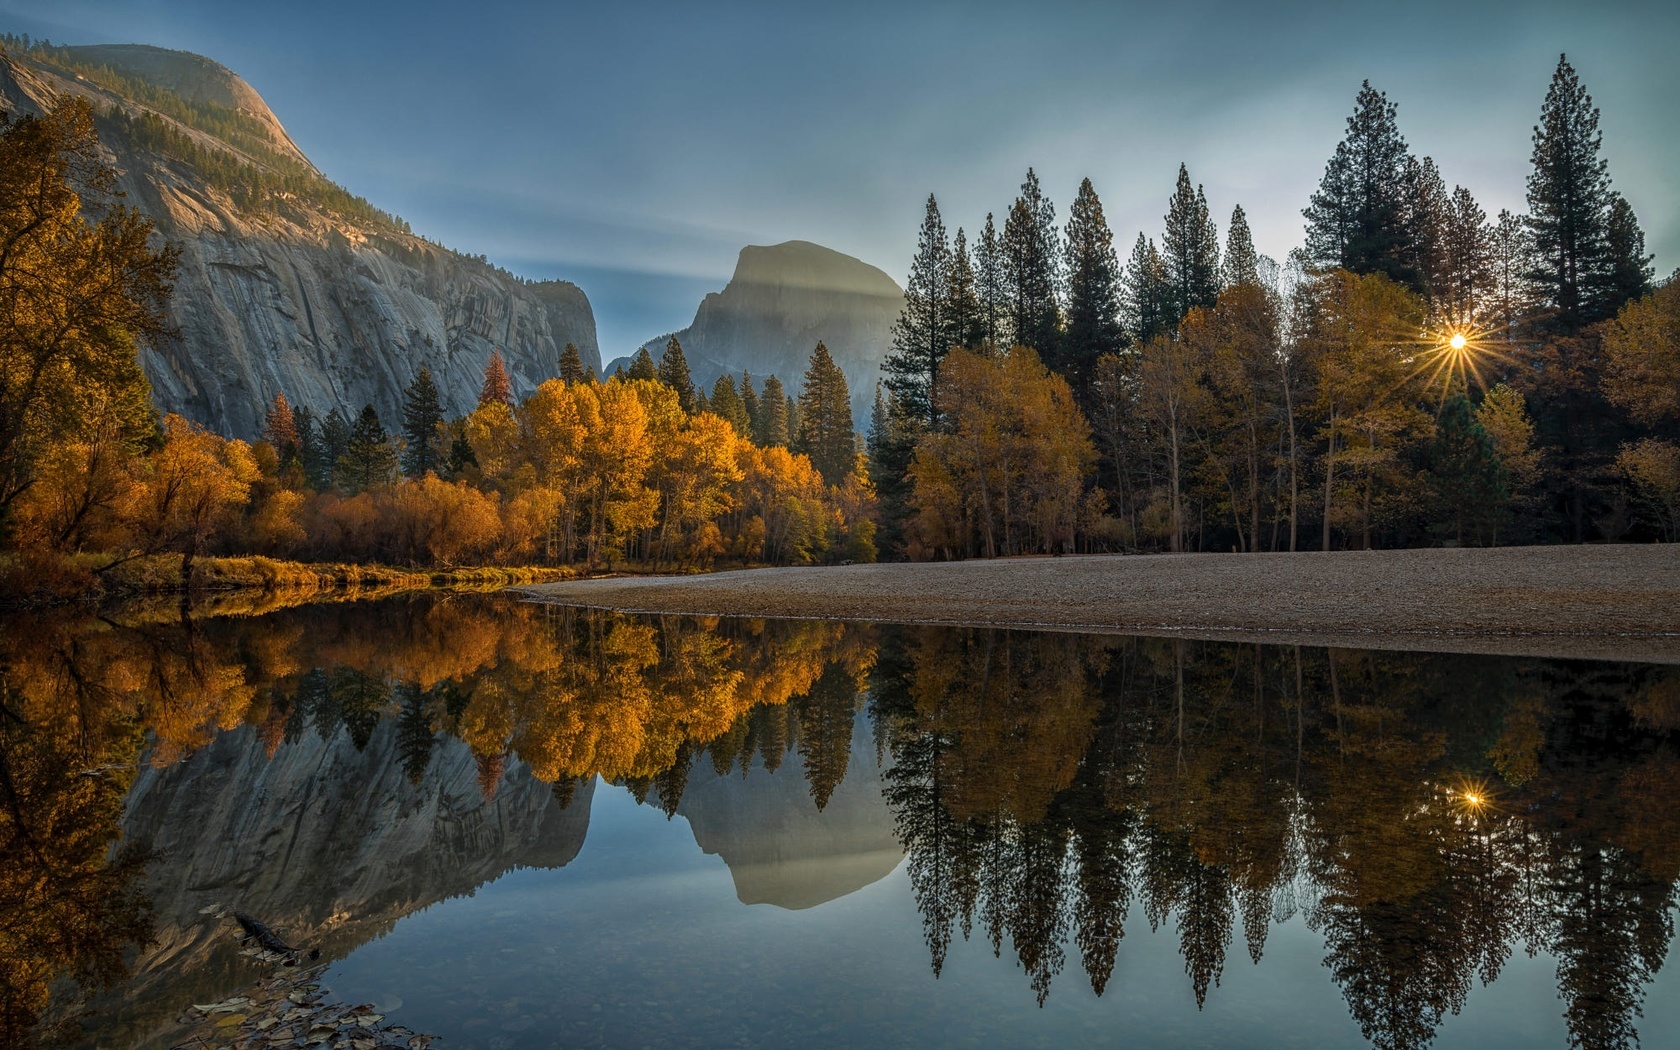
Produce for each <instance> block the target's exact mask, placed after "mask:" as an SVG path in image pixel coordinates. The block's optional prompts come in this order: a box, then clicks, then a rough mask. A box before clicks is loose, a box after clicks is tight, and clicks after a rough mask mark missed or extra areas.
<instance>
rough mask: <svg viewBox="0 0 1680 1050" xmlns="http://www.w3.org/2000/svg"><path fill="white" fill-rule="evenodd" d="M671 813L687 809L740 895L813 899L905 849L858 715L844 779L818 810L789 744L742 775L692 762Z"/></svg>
mask: <svg viewBox="0 0 1680 1050" xmlns="http://www.w3.org/2000/svg"><path fill="white" fill-rule="evenodd" d="M677 812H678V813H680V814H682V815H683V816H684V817H687V818H688V822H689V825H690V826H691V827H693V829H694V841H695V842H696V843H697V844H698V845H699V846H700V848H701V849H702V850H704V851H705V852H707V853H711V854H715V855H717V856H720V857H722V858H723V861H724V863H725V864H728V865H729V872H730V874H731V875H733V876H734V878H735V895H736V896H737V897H739V898H740V899H741V903H743V904H774V905H776V906H777V907H781V908H790V909H799V908H811V907H815V906H816V905H818V904H822V903H825V902H827V901H831V900H835V899H836V898H839V897H844V896H845V895H846V894H848V893H853V892H855V891H857V890H860V889H862V888H863V887H865V886H867V885H869V884H870V883H872V882H875V881H877V880H879V879H881V878H884V877H885V876H886V875H887V874H888V873H889V872H891V871H892V870H893V869H894V868H895V867H897V866H898V862H899V861H900V860H902V859H903V857H904V851H903V849H902V848H901V847H900V846H899V844H898V838H897V836H895V835H894V834H893V821H892V813H891V812H890V811H888V809H887V805H886V802H885V800H884V799H883V798H882V795H881V767H880V764H879V763H877V762H876V761H875V744H874V742H873V740H872V739H871V737H870V733H869V726H868V722H867V720H866V719H865V718H863V717H861V716H860V717H859V718H857V719H856V720H855V721H854V723H853V728H852V747H851V759H850V763H849V768H848V770H847V772H846V778H845V779H844V780H843V781H841V782H840V784H839V786H838V787H836V788H835V789H834V793H833V794H832V795H831V796H830V797H829V799H828V804H827V805H826V806H825V807H824V808H823V809H822V810H820V811H819V810H818V809H817V806H816V803H815V802H813V801H812V800H811V791H810V786H809V785H808V784H807V782H806V778H805V771H804V761H803V759H802V758H801V757H800V755H799V754H798V753H797V752H795V753H793V754H790V755H788V756H787V758H786V760H785V761H784V762H783V763H782V765H781V767H780V768H779V769H777V770H776V771H775V773H774V774H772V773H770V772H768V771H767V770H766V769H765V768H764V764H763V762H762V760H759V761H755V762H754V763H753V767H752V769H751V770H750V771H749V772H748V774H747V775H746V776H745V777H743V776H741V775H740V774H739V773H735V774H730V775H723V776H719V775H717V774H715V773H713V772H711V771H710V770H704V767H699V768H696V769H695V770H694V772H692V773H690V774H689V778H688V783H687V786H686V787H685V788H684V790H683V796H682V801H681V802H680V803H678V805H677Z"/></svg>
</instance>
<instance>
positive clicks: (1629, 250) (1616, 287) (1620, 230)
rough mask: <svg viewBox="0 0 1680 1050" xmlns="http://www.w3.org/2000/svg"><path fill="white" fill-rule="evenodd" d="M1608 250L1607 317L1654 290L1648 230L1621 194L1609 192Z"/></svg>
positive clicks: (1605, 306) (1605, 295)
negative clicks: (1652, 286) (1647, 240)
mask: <svg viewBox="0 0 1680 1050" xmlns="http://www.w3.org/2000/svg"><path fill="white" fill-rule="evenodd" d="M1605 248H1606V253H1607V255H1608V256H1609V258H1608V260H1607V263H1608V265H1607V267H1606V270H1607V272H1606V274H1605V289H1604V312H1605V315H1606V316H1609V315H1611V314H1614V313H1615V312H1616V311H1618V310H1620V309H1621V308H1622V304H1624V303H1626V302H1627V301H1628V300H1630V299H1638V298H1639V297H1641V296H1643V295H1646V294H1647V293H1649V292H1650V291H1651V278H1652V277H1653V276H1654V273H1653V271H1652V269H1651V260H1652V258H1653V256H1650V255H1646V254H1645V231H1644V230H1641V229H1640V228H1639V220H1638V219H1637V218H1636V217H1635V216H1634V214H1633V206H1632V205H1630V204H1629V203H1628V202H1627V199H1626V198H1624V197H1623V196H1622V195H1621V194H1620V193H1617V192H1615V191H1614V190H1612V191H1611V193H1610V210H1609V215H1608V219H1607V221H1606V230H1605Z"/></svg>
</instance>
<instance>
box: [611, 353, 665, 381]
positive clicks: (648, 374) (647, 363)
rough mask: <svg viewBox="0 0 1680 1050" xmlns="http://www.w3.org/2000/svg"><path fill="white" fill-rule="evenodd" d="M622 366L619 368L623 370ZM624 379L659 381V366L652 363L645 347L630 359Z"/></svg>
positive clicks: (650, 355) (651, 357) (651, 358)
mask: <svg viewBox="0 0 1680 1050" xmlns="http://www.w3.org/2000/svg"><path fill="white" fill-rule="evenodd" d="M623 367H624V366H623V365H620V366H619V368H620V369H623ZM625 378H626V379H632V380H635V379H647V380H651V381H652V382H656V383H657V382H658V381H659V366H658V365H655V364H654V363H653V355H652V354H650V353H648V348H647V347H645V346H644V347H642V348H641V349H639V350H637V351H636V356H635V357H633V358H631V359H630V371H629V372H628V373H626V374H625Z"/></svg>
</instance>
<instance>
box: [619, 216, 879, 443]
mask: <svg viewBox="0 0 1680 1050" xmlns="http://www.w3.org/2000/svg"><path fill="white" fill-rule="evenodd" d="M903 308H904V290H903V289H901V288H900V287H899V286H898V284H897V282H895V281H894V280H893V279H892V278H891V277H888V276H887V275H886V274H885V273H883V272H881V271H880V270H878V269H876V268H875V267H873V266H871V265H869V264H868V263H866V262H863V261H861V260H859V259H854V258H852V257H851V256H849V255H842V254H841V253H839V252H837V251H834V250H832V249H829V248H824V247H823V246H822V245H820V244H811V243H810V242H808V241H787V242H785V243H783V244H774V245H770V246H768V247H764V246H759V245H749V246H748V247H746V248H742V249H741V255H740V258H739V259H738V260H737V261H736V263H735V274H734V276H733V277H731V278H730V279H729V283H728V284H727V285H726V286H724V289H723V291H721V292H714V293H712V294H710V295H708V296H706V298H705V299H704V300H702V301H701V303H700V308H699V309H698V310H697V311H695V314H694V323H693V324H691V325H689V326H688V327H687V328H685V329H683V330H682V331H680V332H678V333H676V336H677V340H678V341H679V342H680V343H682V348H683V356H684V357H686V358H687V359H688V363H689V368H690V370H691V371H692V372H693V374H694V379H695V382H697V383H700V384H702V385H703V386H704V388H705V389H706V390H708V391H709V390H710V389H711V385H712V383H713V382H714V381H715V380H716V379H717V377H718V376H720V375H722V374H723V373H725V372H732V373H734V374H735V375H736V376H739V375H740V374H741V373H742V372H751V373H752V374H753V376H754V382H755V385H762V384H761V383H760V382H759V381H760V380H762V379H763V378H764V377H765V376H767V375H775V376H777V377H778V378H779V379H781V381H782V384H783V385H784V386H785V387H786V388H787V389H788V392H789V393H792V394H794V395H797V394H798V392H799V386H800V384H801V383H802V382H803V380H804V376H805V368H806V365H807V364H808V363H809V362H810V358H811V351H812V350H813V349H815V348H816V345H817V343H818V341H819V340H820V341H821V342H823V343H825V344H827V346H828V349H829V353H831V354H833V355H834V361H835V363H836V364H838V365H839V366H840V369H841V371H843V372H845V373H846V383H847V385H848V386H849V387H850V388H851V393H852V415H853V421H854V423H855V424H856V425H857V427H858V429H860V430H861V429H864V428H865V427H867V426H868V422H869V409H870V406H871V405H872V404H873V402H874V398H875V380H876V379H878V378H880V375H881V360H882V358H884V357H886V354H887V351H888V349H890V348H891V346H892V326H893V322H895V321H897V320H898V315H899V312H900V311H902V310H903ZM669 338H670V337H669V336H660V337H659V338H658V339H654V340H652V341H650V342H648V343H647V344H646V346H647V349H648V352H649V353H651V354H652V355H653V357H654V360H656V361H657V360H659V358H660V356H661V355H662V354H663V353H664V351H665V343H666V341H667V340H668V339H669ZM621 360H622V362H623V364H624V366H625V367H626V368H628V367H629V360H628V359H621ZM618 363H619V362H616V361H615V362H613V363H611V364H609V365H608V367H607V370H608V371H609V372H610V371H612V369H613V367H615V366H616V365H617V364H618Z"/></svg>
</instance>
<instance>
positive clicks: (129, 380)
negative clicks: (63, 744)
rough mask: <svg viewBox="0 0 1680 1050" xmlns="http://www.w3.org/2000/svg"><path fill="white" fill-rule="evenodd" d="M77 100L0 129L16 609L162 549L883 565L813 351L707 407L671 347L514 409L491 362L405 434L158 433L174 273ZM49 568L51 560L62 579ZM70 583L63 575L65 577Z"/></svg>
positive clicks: (598, 562) (185, 425)
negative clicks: (473, 387)
mask: <svg viewBox="0 0 1680 1050" xmlns="http://www.w3.org/2000/svg"><path fill="white" fill-rule="evenodd" d="M99 149H100V147H99V141H98V138H97V135H96V129H95V124H94V120H93V115H92V113H91V110H90V108H89V107H88V105H87V104H86V103H85V102H83V101H80V100H69V101H67V102H65V103H64V104H62V105H61V106H60V107H59V108H58V109H56V110H55V111H54V112H52V113H50V114H48V115H46V116H43V117H39V118H36V117H22V118H19V119H17V120H14V121H12V122H10V123H9V124H7V125H6V126H5V127H4V128H3V129H0V551H4V552H10V553H11V555H12V557H11V558H10V560H9V561H8V563H7V565H8V583H7V588H8V589H10V590H28V589H31V588H35V589H40V588H43V587H49V586H50V585H51V584H53V582H54V579H55V574H56V575H57V576H62V577H64V580H60V581H59V582H64V581H65V580H67V581H68V585H69V586H72V587H73V586H74V585H75V583H76V580H77V579H79V578H81V577H78V575H77V574H78V573H80V574H84V575H85V574H86V573H93V574H96V575H97V574H100V573H106V572H109V571H111V570H112V569H114V568H115V567H117V566H119V565H123V564H125V563H126V562H128V561H130V560H133V559H137V558H141V557H145V556H149V555H157V554H162V553H173V554H178V555H180V557H181V573H182V582H183V583H187V582H189V581H190V578H191V572H192V562H193V559H194V558H196V557H198V556H199V555H202V554H211V553H216V554H254V555H271V556H279V557H289V558H307V559H311V560H323V559H325V560H343V561H362V562H366V561H378V562H385V563H393V564H400V565H414V566H451V565H460V564H521V565H524V564H534V563H539V562H540V563H544V564H551V565H577V566H585V567H589V568H595V567H604V568H611V567H613V566H614V565H622V564H623V563H625V562H627V561H630V562H638V563H644V564H648V565H652V566H654V567H659V568H682V567H696V566H710V565H711V564H713V563H714V562H715V561H716V560H718V559H723V558H729V559H735V560H736V561H738V562H739V563H740V564H762V563H770V564H789V563H805V562H814V561H841V560H854V561H861V560H871V559H873V557H874V552H875V545H874V528H875V525H874V502H875V501H874V495H873V490H872V488H871V486H870V482H869V478H868V472H867V468H866V465H865V458H864V457H863V456H862V454H861V453H860V451H859V450H858V448H857V445H856V435H855V432H854V428H853V424H852V418H851V407H850V401H849V394H848V392H847V388H846V381H845V377H844V376H843V375H842V374H841V372H840V370H839V368H838V367H837V366H836V365H835V364H834V361H833V358H832V357H831V356H830V355H829V352H828V350H827V348H826V347H825V346H823V345H822V344H821V343H818V344H817V345H816V347H815V348H814V350H813V352H812V355H811V360H810V368H809V369H808V370H807V372H806V374H805V376H804V379H803V383H802V385H801V386H800V388H799V389H798V390H797V391H796V392H794V393H791V394H790V393H789V392H787V391H786V390H784V389H783V387H782V385H781V383H780V381H779V380H778V379H777V378H776V377H774V376H772V377H769V378H767V379H766V380H765V381H764V385H763V391H762V395H761V393H760V391H759V390H757V389H755V388H754V386H753V383H752V380H751V378H750V377H742V378H743V382H742V384H741V385H740V386H739V387H737V386H736V383H735V379H734V377H732V376H726V377H723V378H722V379H720V380H719V381H718V383H717V384H716V385H715V386H714V387H713V389H712V391H711V394H710V396H709V397H707V396H705V395H704V394H703V393H702V392H701V391H698V390H696V389H694V386H693V384H692V382H691V381H690V378H689V373H688V369H687V366H686V363H685V362H684V359H683V355H682V348H681V346H680V345H679V344H678V343H677V342H676V340H675V339H673V340H672V341H671V343H670V345H669V346H668V347H667V348H666V351H665V353H664V355H663V358H662V361H661V362H660V364H659V365H658V366H655V365H654V363H653V361H652V359H651V357H650V356H649V355H648V354H647V353H646V352H645V351H644V352H643V353H642V354H641V355H639V356H638V358H637V359H636V361H635V362H634V364H633V365H632V367H631V368H630V370H629V371H628V372H627V373H624V374H621V375H615V376H613V377H611V378H609V379H607V380H606V381H605V382H603V381H601V380H600V379H598V378H597V377H595V376H593V375H591V374H589V373H587V372H586V370H585V369H584V368H583V365H582V362H581V358H580V356H579V354H578V351H577V348H576V347H575V346H571V345H568V346H567V347H566V349H565V352H564V353H563V354H562V356H561V359H560V360H559V361H557V362H556V363H555V365H556V371H557V372H558V373H559V378H556V379H553V380H550V381H548V382H546V383H543V384H542V385H541V386H540V387H538V389H537V390H536V391H534V392H533V393H532V394H531V395H530V396H529V397H527V398H525V399H524V400H523V401H520V402H518V403H516V402H515V399H514V397H513V385H512V382H511V379H510V377H509V375H508V373H507V369H506V366H505V364H504V362H503V361H502V359H501V356H500V355H499V354H494V355H492V357H491V359H490V361H489V362H488V363H487V365H486V368H485V375H484V383H483V388H482V390H481V391H480V395H479V398H478V404H477V407H476V408H475V409H474V411H472V412H471V413H469V414H468V415H467V416H465V417H463V418H460V419H446V418H445V416H444V413H443V410H442V407H441V401H442V399H441V394H440V391H439V390H438V389H437V386H436V385H435V383H434V382H433V380H432V377H431V375H430V373H429V372H428V371H427V370H426V369H424V368H422V369H421V370H420V371H419V373H418V374H417V375H416V376H415V377H414V379H413V381H412V383H411V384H410V386H409V387H408V390H407V392H406V395H405V398H404V406H403V419H402V420H401V426H400V429H399V430H397V432H396V433H393V432H392V431H390V430H387V427H386V424H385V422H384V421H382V420H381V419H380V418H379V416H378V414H377V413H376V412H375V411H374V409H373V408H372V407H371V406H368V407H365V408H363V409H362V411H361V412H360V413H359V414H356V415H354V416H352V417H350V418H346V417H345V416H344V414H343V413H341V412H340V411H339V410H338V409H337V408H332V409H330V410H328V411H326V412H324V413H319V414H318V413H316V412H313V411H311V410H310V409H309V408H308V407H307V406H302V407H299V408H297V409H295V410H294V409H293V407H292V406H291V404H290V403H289V402H288V401H287V399H286V397H285V395H284V394H283V393H280V394H277V395H275V396H274V398H273V402H272V404H271V405H270V406H269V411H268V413H267V426H266V432H265V435H264V438H263V439H261V440H258V441H255V442H249V443H248V442H245V441H241V440H232V439H228V438H224V437H222V436H220V435H218V434H215V433H213V432H211V431H209V430H207V429H205V428H204V427H201V426H199V425H196V424H194V423H192V422H190V421H188V420H186V419H184V418H182V417H179V416H175V415H170V416H167V417H166V418H164V419H162V420H159V419H158V418H157V414H156V412H155V411H154V409H153V408H152V405H151V397H150V388H149V385H148V383H147V381H146V378H145V376H144V374H143V373H142V372H141V370H140V366H139V362H138V358H137V352H136V351H137V345H138V342H139V341H141V340H157V339H161V338H164V337H165V336H166V332H165V320H164V306H165V303H166V301H167V296H168V294H169V287H170V281H171V280H172V278H173V275H174V270H175V263H176V254H175V250H174V249H172V248H169V247H163V248H158V247H154V246H153V245H152V243H151V235H152V232H153V231H152V225H151V223H150V222H149V221H148V220H147V219H145V218H144V217H142V216H141V215H139V214H138V213H137V212H135V211H133V210H132V209H130V208H127V207H126V206H124V205H123V204H122V202H121V201H120V200H119V199H118V198H117V197H116V196H115V194H114V180H115V173H114V172H113V171H112V170H111V169H110V168H109V167H107V166H106V165H105V164H103V163H102V161H101V160H100V155H99ZM55 559H56V560H55ZM66 565H68V566H69V567H70V568H69V569H66V568H65V566H66Z"/></svg>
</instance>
